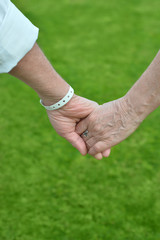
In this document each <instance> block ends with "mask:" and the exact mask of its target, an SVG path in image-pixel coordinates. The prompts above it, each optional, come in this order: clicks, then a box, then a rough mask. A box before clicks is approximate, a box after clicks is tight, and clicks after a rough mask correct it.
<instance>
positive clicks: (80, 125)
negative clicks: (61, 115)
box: [76, 118, 88, 135]
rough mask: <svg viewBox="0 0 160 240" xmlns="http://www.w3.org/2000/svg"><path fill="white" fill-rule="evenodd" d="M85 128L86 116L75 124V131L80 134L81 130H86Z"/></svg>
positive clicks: (86, 126) (86, 123)
mask: <svg viewBox="0 0 160 240" xmlns="http://www.w3.org/2000/svg"><path fill="white" fill-rule="evenodd" d="M87 128H88V121H87V118H85V119H83V120H81V121H80V122H79V123H78V124H77V125H76V133H78V134H79V135H81V134H82V133H83V132H85V131H86V130H87Z"/></svg>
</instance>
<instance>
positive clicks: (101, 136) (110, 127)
mask: <svg viewBox="0 0 160 240" xmlns="http://www.w3.org/2000/svg"><path fill="white" fill-rule="evenodd" d="M139 124H140V121H139V120H138V117H137V115H136V113H135V112H134V111H133V110H132V107H131V106H130V104H129V103H128V102H127V99H126V98H125V97H124V98H120V99H118V100H116V101H112V102H108V103H105V104H103V105H101V106H98V107H97V108H96V109H95V110H94V111H93V112H92V113H91V114H90V115H89V116H88V117H87V118H86V119H84V120H82V121H81V122H80V123H79V124H78V125H77V128H76V131H77V133H78V134H79V135H81V134H82V133H83V132H85V130H88V134H87V136H84V135H83V134H82V136H83V139H84V141H85V142H86V145H87V148H88V149H89V152H88V153H89V154H91V155H93V156H95V155H96V154H97V153H99V152H102V155H104V151H105V152H106V149H110V148H111V147H113V146H114V145H116V144H118V143H120V142H121V141H122V140H124V139H125V138H127V137H128V136H129V135H130V134H131V133H132V132H134V130H135V129H136V128H137V127H138V126H139Z"/></svg>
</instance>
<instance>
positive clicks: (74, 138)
mask: <svg viewBox="0 0 160 240" xmlns="http://www.w3.org/2000/svg"><path fill="white" fill-rule="evenodd" d="M97 107H98V104H97V103H95V102H93V101H90V100H88V99H85V98H82V97H80V96H77V95H74V96H73V98H72V99H71V100H70V101H69V102H68V103H67V104H66V105H64V106H63V107H62V108H60V109H58V110H54V111H47V113H48V117H49V119H50V122H51V124H52V126H53V127H54V129H55V130H56V132H57V133H58V134H59V135H60V136H62V137H64V138H65V139H67V140H68V141H69V142H70V143H71V144H72V145H73V146H74V147H75V148H77V149H78V150H79V151H80V153H81V154H82V155H85V154H87V148H86V144H85V142H84V141H83V139H82V138H81V137H80V136H79V135H78V134H77V133H76V131H75V128H76V125H77V123H79V121H80V120H81V119H83V118H85V117H87V116H88V115H89V114H91V113H92V112H93V111H94V110H95V109H96V108H97ZM109 154H110V150H107V151H104V156H105V157H108V156H109ZM95 158H97V159H101V158H102V154H101V153H97V154H96V155H95Z"/></svg>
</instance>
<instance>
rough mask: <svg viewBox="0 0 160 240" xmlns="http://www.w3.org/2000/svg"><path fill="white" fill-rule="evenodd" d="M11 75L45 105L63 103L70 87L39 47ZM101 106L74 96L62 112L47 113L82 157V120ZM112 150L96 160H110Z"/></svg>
mask: <svg viewBox="0 0 160 240" xmlns="http://www.w3.org/2000/svg"><path fill="white" fill-rule="evenodd" d="M10 74H11V75H13V76H15V77H16V78H19V79H20V80H22V81H23V82H25V83H26V84H28V85H29V86H30V87H31V88H33V89H34V90H35V91H36V92H37V94H38V95H39V97H40V98H41V99H42V101H43V104H44V105H52V104H54V103H56V102H58V101H59V100H60V99H62V98H63V97H64V96H65V95H66V93H67V92H68V90H69V85H68V83H67V82H66V81H64V80H63V79H62V78H61V76H60V75H58V74H57V73H56V71H55V70H54V68H53V67H52V65H51V64H50V63H49V61H48V60H47V58H46V57H45V56H44V54H43V52H42V51H41V49H40V48H39V46H38V45H37V44H35V45H34V46H33V48H32V49H31V51H29V52H28V53H27V54H26V55H25V56H24V58H23V59H22V60H21V61H20V62H19V63H18V64H17V66H16V67H14V68H13V69H12V70H11V71H10ZM97 107H98V104H97V103H95V102H93V101H90V100H88V99H85V98H82V97H80V96H77V95H75V94H74V96H73V97H72V99H71V100H70V101H69V102H68V103H67V104H66V105H65V106H63V107H62V108H60V109H58V110H54V111H47V114H48V117H49V120H50V122H51V124H52V126H53V128H54V129H55V130H56V132H57V133H58V134H59V135H60V136H62V137H64V138H65V139H67V140H68V141H69V142H70V143H71V144H72V145H73V146H74V147H75V148H76V149H78V150H79V152H80V153H81V154H82V155H85V154H87V147H86V144H85V141H84V140H83V139H82V138H81V137H80V136H79V135H78V134H77V133H76V131H75V128H76V125H77V123H79V122H80V120H81V119H83V118H86V117H87V116H88V115H89V114H90V113H91V112H92V111H93V110H94V109H95V108H97ZM109 154H110V150H109V149H107V150H104V152H103V153H96V154H95V155H94V157H95V158H96V159H101V158H102V156H105V157H108V156H109Z"/></svg>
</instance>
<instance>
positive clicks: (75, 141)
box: [65, 132, 87, 155]
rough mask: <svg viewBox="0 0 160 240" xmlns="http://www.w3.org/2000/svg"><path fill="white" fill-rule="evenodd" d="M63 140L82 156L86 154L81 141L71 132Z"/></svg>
mask: <svg viewBox="0 0 160 240" xmlns="http://www.w3.org/2000/svg"><path fill="white" fill-rule="evenodd" d="M65 138H66V139H67V140H68V141H69V142H70V143H71V144H72V146H73V147H75V148H76V149H77V150H78V151H79V152H80V153H81V154H82V155H86V154H87V147H86V144H85V142H84V141H83V139H82V138H81V137H80V136H79V135H78V134H77V133H76V132H72V133H69V134H67V136H65Z"/></svg>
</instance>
